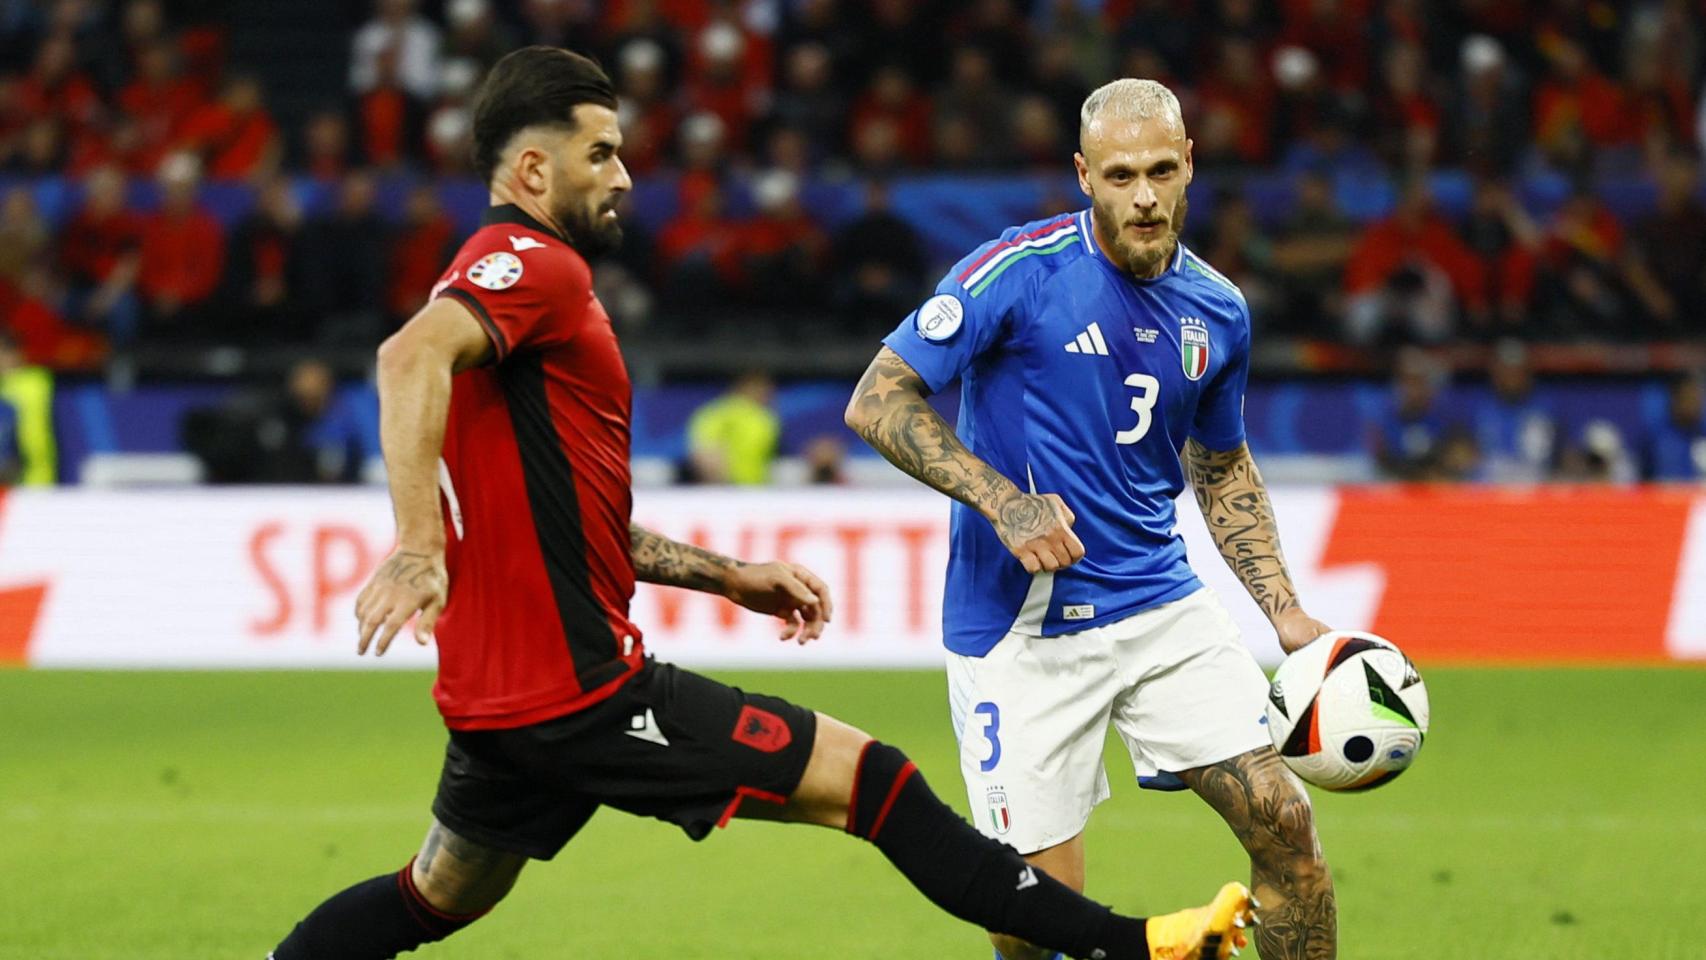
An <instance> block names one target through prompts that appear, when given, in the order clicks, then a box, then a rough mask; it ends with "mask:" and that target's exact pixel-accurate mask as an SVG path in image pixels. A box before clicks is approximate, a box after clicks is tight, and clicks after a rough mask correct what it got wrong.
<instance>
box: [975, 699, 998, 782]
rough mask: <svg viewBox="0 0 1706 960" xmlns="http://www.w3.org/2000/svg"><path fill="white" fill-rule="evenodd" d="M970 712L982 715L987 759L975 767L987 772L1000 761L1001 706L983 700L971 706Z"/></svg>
mask: <svg viewBox="0 0 1706 960" xmlns="http://www.w3.org/2000/svg"><path fill="white" fill-rule="evenodd" d="M971 712H972V713H976V714H981V715H982V716H983V737H984V739H985V740H988V741H989V759H988V760H982V761H979V762H978V765H977V768H978V769H979V770H981V771H983V772H984V773H988V772H989V771H991V770H994V769H995V765H996V764H998V763H1000V762H1001V708H1000V707H998V706H996V705H995V704H993V703H990V702H989V701H988V700H985V701H984V702H982V703H980V704H978V705H977V706H975V707H972V708H971Z"/></svg>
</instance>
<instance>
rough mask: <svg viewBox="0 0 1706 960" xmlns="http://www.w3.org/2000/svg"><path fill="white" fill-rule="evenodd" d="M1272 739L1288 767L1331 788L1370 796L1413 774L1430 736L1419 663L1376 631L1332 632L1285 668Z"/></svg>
mask: <svg viewBox="0 0 1706 960" xmlns="http://www.w3.org/2000/svg"><path fill="white" fill-rule="evenodd" d="M1267 722H1268V733H1269V735H1271V736H1272V737H1273V741H1274V749H1275V750H1278V751H1279V755H1280V758H1281V759H1282V760H1284V761H1285V764H1286V766H1288V767H1290V768H1291V769H1292V771H1293V772H1295V773H1296V774H1297V775H1298V776H1300V777H1302V778H1303V779H1305V780H1307V781H1309V782H1310V783H1313V784H1314V785H1316V786H1317V787H1321V788H1323V789H1326V790H1340V791H1352V790H1372V789H1374V788H1375V787H1378V786H1380V785H1381V784H1383V783H1389V782H1391V781H1392V780H1393V779H1394V778H1396V777H1397V776H1398V775H1399V774H1400V773H1403V772H1404V771H1405V770H1406V769H1408V768H1409V766H1410V764H1411V762H1413V761H1414V760H1415V759H1416V751H1418V750H1420V749H1421V748H1422V739H1423V738H1424V737H1426V736H1427V732H1428V690H1427V687H1425V686H1423V685H1422V677H1421V674H1419V673H1417V672H1416V666H1415V664H1413V663H1411V662H1410V659H1409V658H1408V657H1406V656H1404V654H1403V652H1402V651H1400V650H1399V649H1398V648H1397V646H1395V645H1394V644H1393V643H1392V642H1391V641H1389V640H1385V639H1383V638H1381V637H1377V636H1375V635H1374V634H1372V633H1362V632H1360V631H1356V630H1334V631H1333V632H1331V633H1324V634H1322V635H1321V636H1319V637H1317V638H1315V640H1313V641H1312V642H1310V643H1309V644H1308V645H1307V646H1305V647H1303V649H1301V650H1298V651H1297V652H1295V653H1293V654H1292V655H1291V656H1289V657H1287V658H1286V659H1285V662H1284V663H1282V664H1280V668H1279V670H1278V671H1277V672H1275V674H1274V682H1273V684H1272V685H1270V686H1269V688H1268V712H1267Z"/></svg>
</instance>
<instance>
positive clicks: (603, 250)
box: [557, 205, 622, 260]
mask: <svg viewBox="0 0 1706 960" xmlns="http://www.w3.org/2000/svg"><path fill="white" fill-rule="evenodd" d="M585 209H586V208H585V207H577V208H576V209H574V210H564V211H561V212H559V213H558V214H557V222H558V223H560V224H562V225H563V232H564V233H565V234H567V239H568V241H569V246H571V247H574V248H575V249H576V250H577V251H579V252H580V255H581V256H582V257H585V258H586V259H588V260H591V259H593V258H594V257H602V256H604V255H605V254H607V253H615V252H616V251H617V250H620V249H621V248H622V222H621V221H620V220H608V221H606V220H605V219H604V212H605V211H606V210H609V209H611V208H610V207H608V206H604V205H600V206H599V207H598V209H597V210H595V211H593V213H592V215H591V216H588V215H587V214H586V213H585Z"/></svg>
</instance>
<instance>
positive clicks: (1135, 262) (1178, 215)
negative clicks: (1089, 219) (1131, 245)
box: [1104, 193, 1191, 277]
mask: <svg viewBox="0 0 1706 960" xmlns="http://www.w3.org/2000/svg"><path fill="white" fill-rule="evenodd" d="M1190 209H1191V204H1190V200H1189V199H1188V198H1187V197H1186V195H1185V194H1183V193H1181V194H1179V202H1178V203H1175V204H1174V205H1173V215H1172V216H1171V217H1169V218H1168V219H1167V237H1166V239H1167V240H1171V241H1173V242H1172V244H1171V245H1169V244H1167V243H1166V242H1165V241H1164V242H1163V243H1162V244H1161V246H1160V248H1159V251H1160V252H1159V253H1158V254H1155V255H1154V258H1153V259H1151V254H1150V253H1149V252H1148V251H1147V250H1145V251H1143V252H1142V253H1141V254H1139V256H1140V257H1141V258H1142V259H1139V257H1134V256H1132V255H1131V254H1130V253H1128V252H1127V250H1126V248H1125V246H1124V245H1123V244H1122V243H1121V242H1120V239H1119V237H1120V232H1121V229H1122V227H1121V225H1123V224H1124V222H1125V221H1124V220H1123V219H1122V220H1111V218H1108V217H1104V219H1110V220H1111V222H1112V224H1114V232H1113V236H1114V240H1113V242H1112V243H1110V244H1108V246H1110V247H1112V248H1113V250H1114V252H1115V253H1116V254H1119V256H1120V258H1121V259H1122V260H1124V261H1125V262H1124V263H1121V264H1120V266H1122V267H1124V268H1125V271H1126V272H1127V273H1129V274H1131V275H1132V276H1134V277H1136V276H1142V275H1144V274H1146V273H1148V272H1149V271H1150V270H1152V269H1154V267H1155V265H1156V264H1157V263H1164V262H1166V260H1167V259H1168V258H1169V257H1171V256H1172V255H1173V254H1174V253H1175V252H1176V251H1177V250H1178V244H1179V236H1180V235H1181V234H1183V233H1184V232H1185V217H1186V216H1187V215H1188V214H1189V213H1190Z"/></svg>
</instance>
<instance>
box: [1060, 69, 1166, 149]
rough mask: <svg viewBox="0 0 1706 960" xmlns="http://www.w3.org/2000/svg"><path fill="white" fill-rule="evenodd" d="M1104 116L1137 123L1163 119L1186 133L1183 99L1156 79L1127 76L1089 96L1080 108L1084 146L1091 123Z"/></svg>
mask: <svg viewBox="0 0 1706 960" xmlns="http://www.w3.org/2000/svg"><path fill="white" fill-rule="evenodd" d="M1103 119H1108V120H1125V121H1129V122H1134V123H1135V122H1138V121H1142V120H1159V121H1160V122H1161V123H1162V125H1163V126H1165V127H1167V128H1168V129H1169V130H1172V131H1174V132H1176V133H1177V134H1178V135H1179V136H1181V137H1182V136H1184V135H1185V117H1184V114H1183V113H1182V112H1181V111H1180V110H1179V98H1178V97H1175V96H1173V91H1171V90H1169V89H1167V85H1166V84H1163V83H1159V82H1157V81H1154V80H1137V79H1134V78H1131V77H1126V78H1124V79H1121V80H1115V81H1113V82H1112V83H1105V84H1103V85H1102V86H1100V87H1097V88H1096V89H1095V90H1094V91H1093V92H1091V94H1090V95H1089V96H1088V97H1085V98H1084V106H1083V108H1082V109H1080V110H1079V111H1078V144H1079V148H1080V149H1082V148H1083V145H1084V138H1085V137H1086V136H1088V135H1089V133H1090V127H1091V125H1092V124H1094V123H1096V122H1097V121H1099V120H1103Z"/></svg>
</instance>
